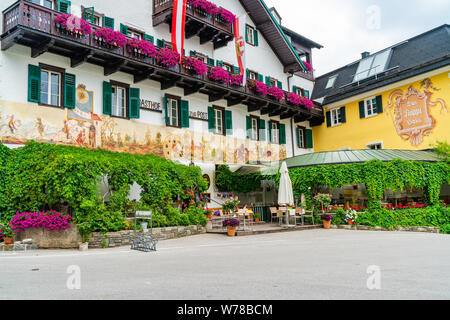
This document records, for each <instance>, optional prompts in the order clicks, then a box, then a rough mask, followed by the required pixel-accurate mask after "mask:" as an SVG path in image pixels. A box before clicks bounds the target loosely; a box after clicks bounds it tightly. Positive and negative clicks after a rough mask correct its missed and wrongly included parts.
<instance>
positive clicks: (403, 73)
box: [312, 24, 450, 105]
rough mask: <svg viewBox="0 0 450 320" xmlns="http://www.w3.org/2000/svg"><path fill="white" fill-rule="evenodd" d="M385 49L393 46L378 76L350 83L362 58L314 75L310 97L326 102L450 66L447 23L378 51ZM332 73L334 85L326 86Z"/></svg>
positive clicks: (449, 39) (449, 34) (449, 27)
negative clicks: (383, 68)
mask: <svg viewBox="0 0 450 320" xmlns="http://www.w3.org/2000/svg"><path fill="white" fill-rule="evenodd" d="M387 49H392V51H391V56H390V60H388V65H387V67H386V71H385V72H383V73H380V74H378V76H377V78H375V77H371V78H368V79H365V80H364V81H360V82H359V83H353V79H354V76H355V74H356V73H357V70H358V66H359V62H360V61H361V60H362V59H361V60H358V61H355V62H353V63H351V64H349V65H347V66H345V67H342V68H339V69H337V70H334V71H332V72H329V73H327V74H325V75H322V76H320V77H318V78H316V85H315V88H314V91H313V94H312V99H313V100H316V99H320V98H324V101H323V103H322V104H323V105H325V104H329V103H332V102H336V101H339V100H342V99H346V98H349V97H352V96H354V95H358V94H361V93H364V92H366V91H370V90H374V89H376V88H379V87H382V86H385V85H388V84H391V83H395V82H398V81H401V80H404V79H408V78H410V77H413V76H416V75H418V74H421V73H424V72H428V71H431V70H435V69H437V68H440V67H443V66H446V65H449V64H450V26H449V25H448V24H445V25H442V26H440V27H438V28H435V29H432V30H430V31H428V32H425V33H423V34H420V35H418V36H416V37H414V38H411V39H409V40H406V41H404V42H401V43H398V44H396V45H394V46H392V47H391V48H386V49H383V50H381V51H384V50H387ZM381 51H380V52H381ZM334 75H337V79H336V82H335V84H334V86H333V87H332V88H329V89H326V85H327V82H328V79H329V78H330V77H331V76H334Z"/></svg>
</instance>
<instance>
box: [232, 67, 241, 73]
mask: <svg viewBox="0 0 450 320" xmlns="http://www.w3.org/2000/svg"><path fill="white" fill-rule="evenodd" d="M233 73H234V74H241V70H240V69H239V67H234V66H233Z"/></svg>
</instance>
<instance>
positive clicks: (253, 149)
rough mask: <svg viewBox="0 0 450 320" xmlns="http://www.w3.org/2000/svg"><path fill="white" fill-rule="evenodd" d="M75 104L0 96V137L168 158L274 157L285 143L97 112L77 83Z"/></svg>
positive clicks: (230, 160)
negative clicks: (69, 106) (42, 103)
mask: <svg viewBox="0 0 450 320" xmlns="http://www.w3.org/2000/svg"><path fill="white" fill-rule="evenodd" d="M76 97H77V99H76V107H75V109H71V110H67V111H66V109H63V108H53V107H45V106H38V105H30V104H22V103H16V102H9V101H0V138H1V141H2V143H5V144H19V145H23V144H25V143H26V141H27V140H35V141H38V142H46V143H55V144H63V145H71V146H79V147H85V148H91V149H94V148H101V149H104V150H109V151H117V152H129V153H135V154H155V155H157V156H160V157H164V158H166V159H170V160H181V161H202V162H215V163H225V164H245V163H248V162H258V161H261V162H274V161H279V160H283V159H285V158H286V150H285V146H279V145H272V144H267V143H263V142H255V141H248V140H244V139H238V138H233V137H225V136H218V135H213V134H210V133H204V134H202V133H197V132H193V131H189V130H185V129H177V128H169V127H160V126H152V125H148V124H145V123H142V122H138V121H132V120H127V119H120V118H113V117H110V116H99V115H97V114H95V113H94V112H93V110H94V103H93V101H94V92H92V91H88V90H86V87H85V86H84V85H79V86H78V87H77V92H76Z"/></svg>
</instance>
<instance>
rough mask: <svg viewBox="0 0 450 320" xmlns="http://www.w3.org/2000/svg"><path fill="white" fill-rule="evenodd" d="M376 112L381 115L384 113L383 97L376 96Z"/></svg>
mask: <svg viewBox="0 0 450 320" xmlns="http://www.w3.org/2000/svg"><path fill="white" fill-rule="evenodd" d="M376 99H377V112H378V113H379V114H380V113H383V112H384V110H383V96H377V98H376Z"/></svg>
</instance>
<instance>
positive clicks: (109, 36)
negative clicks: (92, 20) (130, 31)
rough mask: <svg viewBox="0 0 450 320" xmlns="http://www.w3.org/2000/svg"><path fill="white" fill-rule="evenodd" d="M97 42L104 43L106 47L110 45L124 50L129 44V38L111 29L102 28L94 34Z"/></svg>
mask: <svg viewBox="0 0 450 320" xmlns="http://www.w3.org/2000/svg"><path fill="white" fill-rule="evenodd" d="M94 37H95V40H97V41H100V42H102V43H103V44H104V45H110V46H113V47H116V48H123V47H125V46H126V44H127V43H128V41H127V37H125V36H124V35H123V34H121V33H120V32H119V31H114V30H112V29H109V28H100V29H97V30H95V32H94Z"/></svg>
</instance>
